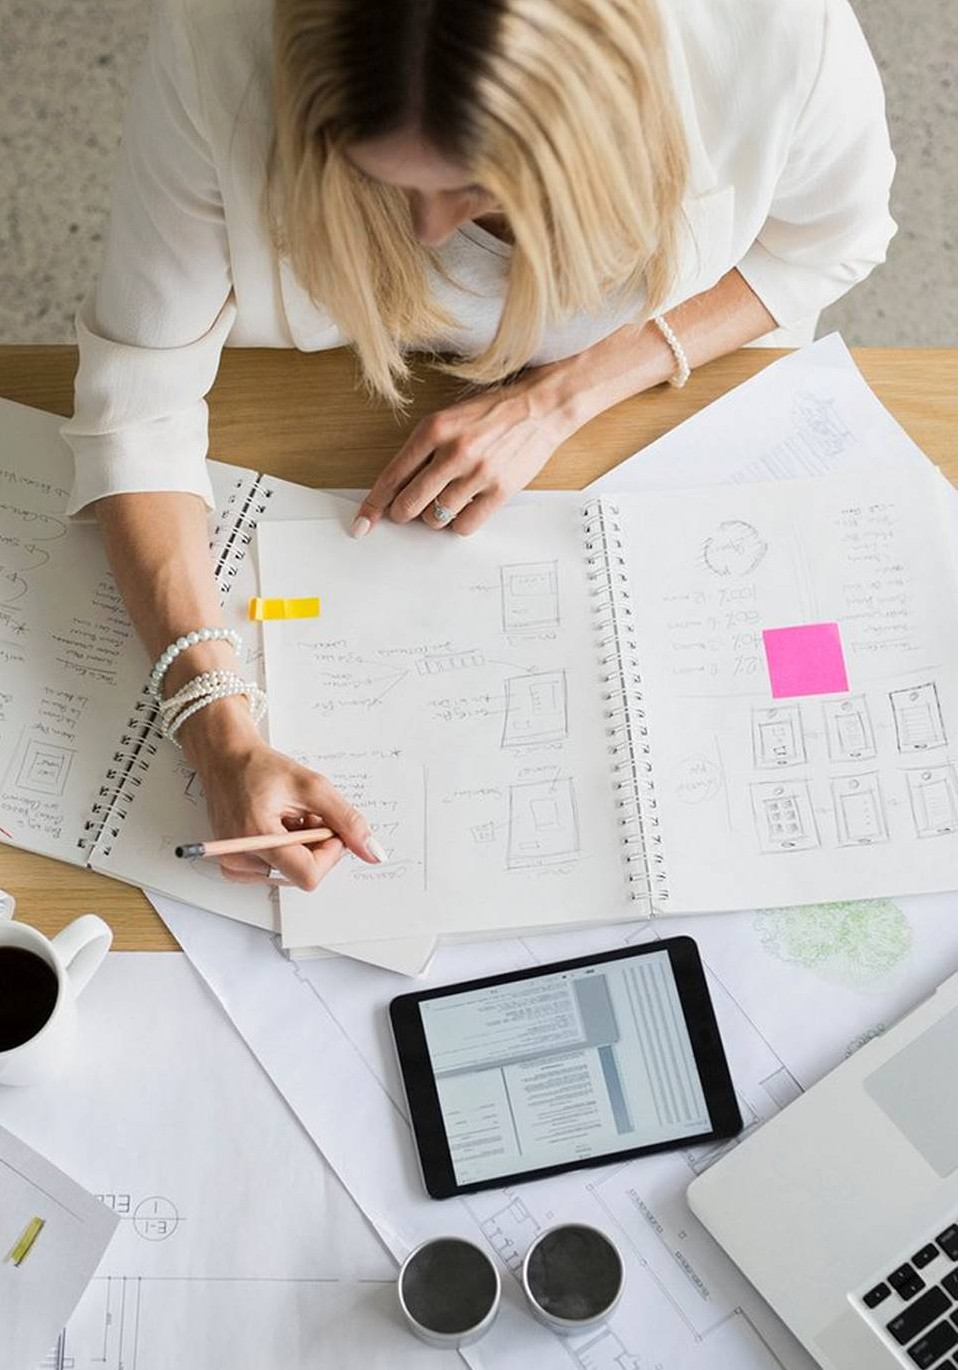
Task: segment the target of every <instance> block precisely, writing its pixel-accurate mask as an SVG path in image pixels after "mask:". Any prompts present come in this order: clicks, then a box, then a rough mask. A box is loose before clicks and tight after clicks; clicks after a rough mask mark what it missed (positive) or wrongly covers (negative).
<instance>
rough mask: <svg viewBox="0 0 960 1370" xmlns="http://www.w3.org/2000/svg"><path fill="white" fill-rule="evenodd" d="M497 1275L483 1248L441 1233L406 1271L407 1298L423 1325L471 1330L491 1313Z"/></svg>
mask: <svg viewBox="0 0 960 1370" xmlns="http://www.w3.org/2000/svg"><path fill="white" fill-rule="evenodd" d="M496 1296H497V1277H496V1274H495V1272H494V1269H493V1266H492V1265H491V1264H490V1262H489V1261H488V1260H487V1258H486V1256H485V1255H484V1254H483V1252H482V1251H478V1250H477V1248H476V1247H475V1246H471V1245H470V1243H469V1242H463V1241H459V1240H458V1239H457V1238H456V1237H439V1238H438V1239H437V1240H436V1241H434V1242H431V1243H430V1245H429V1246H425V1247H424V1248H423V1250H422V1251H420V1252H418V1254H417V1255H416V1256H414V1258H413V1260H412V1261H411V1262H410V1264H409V1265H408V1266H407V1268H406V1270H405V1271H404V1273H403V1301H404V1303H405V1304H406V1305H407V1309H408V1311H409V1312H410V1313H411V1315H412V1316H413V1317H414V1318H416V1320H417V1322H418V1323H419V1324H420V1326H421V1327H428V1328H429V1329H430V1330H431V1331H432V1332H448V1333H457V1332H466V1331H469V1329H470V1328H472V1327H476V1325H477V1323H479V1322H482V1320H483V1319H484V1318H485V1317H486V1316H487V1314H488V1313H489V1312H490V1308H491V1306H492V1304H493V1301H494V1299H495V1298H496Z"/></svg>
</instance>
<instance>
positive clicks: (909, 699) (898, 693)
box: [890, 681, 947, 752]
mask: <svg viewBox="0 0 960 1370" xmlns="http://www.w3.org/2000/svg"><path fill="white" fill-rule="evenodd" d="M890 707H891V708H892V709H893V721H894V724H895V726H896V730H897V747H898V749H899V750H900V751H901V752H925V751H927V750H928V749H929V748H930V747H942V746H944V745H945V743H946V741H947V734H946V731H945V729H944V726H943V714H942V713H941V712H940V699H939V696H938V695H937V687H936V685H934V684H933V682H932V681H930V682H927V684H925V685H915V686H913V688H912V689H909V690H891V691H890Z"/></svg>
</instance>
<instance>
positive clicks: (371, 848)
mask: <svg viewBox="0 0 960 1370" xmlns="http://www.w3.org/2000/svg"><path fill="white" fill-rule="evenodd" d="M365 847H366V851H367V854H368V856H372V857H373V859H374V861H386V859H387V853H386V850H385V849H384V848H383V847H381V845H380V843H379V842H378V841H377V839H376V838H375V837H368V838H367V840H366V843H365Z"/></svg>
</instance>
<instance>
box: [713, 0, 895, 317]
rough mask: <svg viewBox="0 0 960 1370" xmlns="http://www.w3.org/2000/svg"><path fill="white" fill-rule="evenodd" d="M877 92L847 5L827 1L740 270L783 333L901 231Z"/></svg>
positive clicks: (860, 275) (860, 272)
mask: <svg viewBox="0 0 960 1370" xmlns="http://www.w3.org/2000/svg"><path fill="white" fill-rule="evenodd" d="M894 165H895V163H894V157H893V152H892V151H891V148H890V139H889V135H888V132H887V122H886V116H885V112H884V98H883V87H882V85H881V83H880V75H879V73H878V71H877V68H876V65H875V63H874V60H873V57H872V55H871V53H870V49H869V48H868V47H867V43H866V39H865V38H864V36H863V33H862V32H861V29H860V26H859V24H858V23H857V20H856V18H855V16H854V14H853V11H852V10H851V8H850V5H849V3H848V0H826V4H825V7H824V30H823V45H822V50H821V57H820V65H819V69H818V71H817V75H816V79H815V80H814V83H813V87H812V89H811V91H810V94H809V96H808V97H807V99H806V102H805V104H804V106H803V108H802V110H801V112H800V116H799V118H798V121H797V126H796V130H795V133H794V137H793V139H792V142H791V146H790V151H789V154H788V157H787V160H786V164H785V166H784V167H783V170H782V172H781V175H780V177H779V180H778V182H777V187H776V192H775V195H774V199H773V203H772V205H771V207H770V213H769V217H768V218H767V220H766V222H765V223H764V225H763V227H762V229H761V230H760V232H759V234H758V235H757V238H756V241H755V242H754V243H753V245H752V246H751V247H750V249H749V251H748V252H747V254H746V256H744V257H743V259H742V260H741V261H740V262H739V263H738V270H739V271H740V273H741V275H742V276H743V277H744V279H745V280H746V281H747V283H748V285H750V287H751V288H752V289H753V290H754V291H755V293H756V294H757V295H758V296H759V297H760V299H761V300H762V301H763V303H764V304H765V305H766V307H767V309H768V310H769V311H770V313H771V314H772V315H773V317H774V318H775V319H776V321H777V323H778V324H780V325H781V326H787V327H788V326H790V325H791V324H795V323H798V322H799V321H800V320H802V319H804V318H809V317H810V316H811V315H814V314H816V313H817V312H818V311H819V310H821V309H823V308H824V307H825V306H826V305H828V304H831V303H832V302H833V301H834V300H836V299H838V298H839V297H840V296H841V295H843V294H844V292H845V291H847V290H849V289H850V288H851V286H854V285H856V284H857V282H858V281H861V280H863V279H864V278H865V277H866V276H868V275H869V274H870V272H871V271H872V270H873V268H874V267H875V266H877V265H878V264H879V263H880V262H882V261H883V260H884V258H885V256H886V250H887V244H888V243H889V241H890V239H891V238H892V237H893V235H894V233H895V232H896V230H897V226H896V224H895V223H894V221H893V220H892V219H891V217H890V212H889V199H890V183H891V181H892V180H893V172H894Z"/></svg>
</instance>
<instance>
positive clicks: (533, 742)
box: [501, 671, 567, 747]
mask: <svg viewBox="0 0 960 1370" xmlns="http://www.w3.org/2000/svg"><path fill="white" fill-rule="evenodd" d="M505 689H506V692H507V707H506V711H505V714H504V720H503V738H502V744H501V745H502V746H504V747H515V746H537V745H541V744H543V743H546V742H562V741H563V739H564V738H565V737H566V736H567V677H566V673H565V672H564V671H538V672H536V673H534V674H529V675H521V676H511V677H510V679H509V680H507V681H506V683H505Z"/></svg>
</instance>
